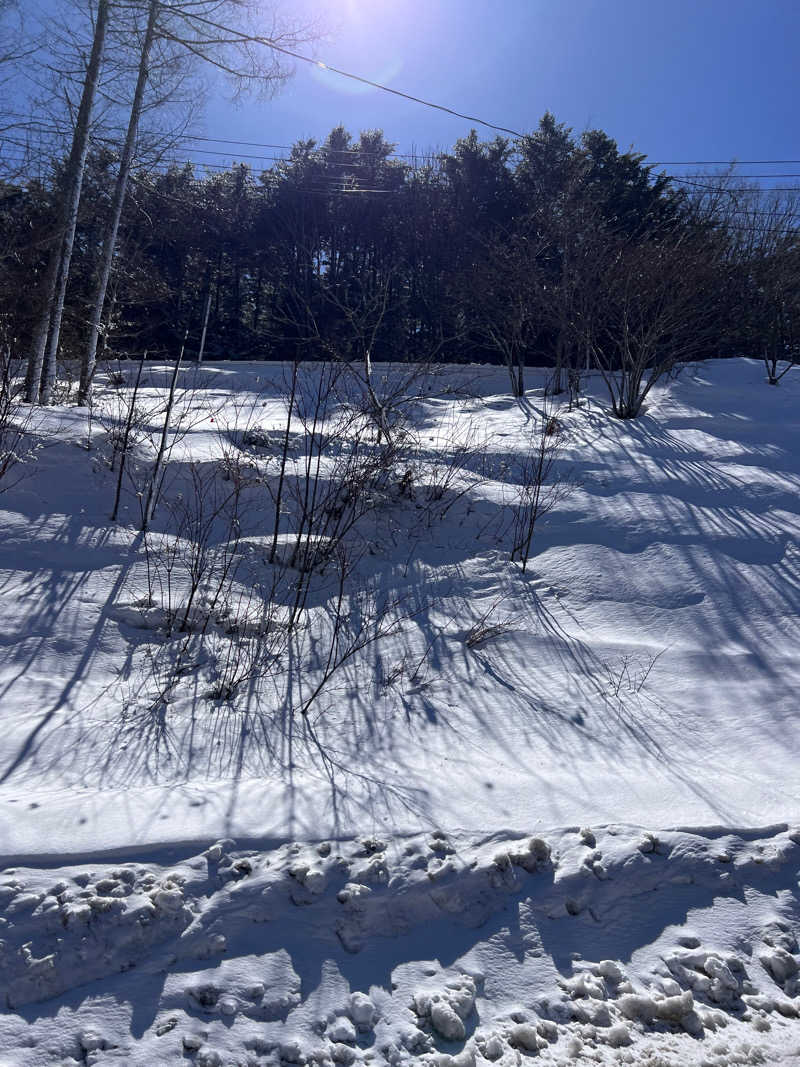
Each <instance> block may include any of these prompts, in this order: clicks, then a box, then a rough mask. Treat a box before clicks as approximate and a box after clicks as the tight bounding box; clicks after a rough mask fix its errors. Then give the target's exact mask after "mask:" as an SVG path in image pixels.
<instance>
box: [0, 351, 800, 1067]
mask: <svg viewBox="0 0 800 1067" xmlns="http://www.w3.org/2000/svg"><path fill="white" fill-rule="evenodd" d="M182 373H183V378H182V388H183V390H184V391H183V392H182V394H181V398H180V405H179V409H180V411H181V412H182V413H183V415H182V418H183V422H182V423H181V425H180V426H179V428H178V432H177V433H176V434H175V435H174V438H173V440H172V443H171V445H170V448H169V452H168V455H169V464H168V468H167V469H168V475H169V477H168V479H167V481H166V482H165V498H164V500H163V501H162V502H161V503H160V504H159V507H158V508H157V511H156V520H155V525H154V532H153V534H152V539H151V544H152V545H154V546H160V547H158V552H160V553H162V555H160V556H159V557H158V560H156V564H157V565H158V566H163V564H162V563H159V562H158V561H159V560H163V559H165V558H169V557H168V552H169V551H171V547H170V546H173V547H176V548H179V549H181V550H183V549H185V547H186V546H187V545H188V543H189V532H190V530H189V527H188V526H183V527H182V528H181V529H180V530H179V534H178V538H177V539H176V537H175V533H174V532H173V533H170V531H169V529H168V527H167V525H166V520H167V516H168V515H169V514H170V509H173V510H172V513H173V514H174V515H177V514H179V513H180V514H185V511H184V512H181V511H180V509H181V508H182V507H184V505H185V502H186V499H187V497H186V496H185V494H186V493H187V491H188V486H189V485H190V478H191V476H192V470H197V469H202V470H203V471H212V472H213V471H219V472H220V474H219V476H220V478H221V479H222V481H221V483H220V484H221V485H223V486H226V487H230V486H232V485H237V486H239V484H240V482H241V485H242V486H244V488H243V489H242V492H243V493H244V495H245V496H246V499H247V502H248V506H247V508H246V509H244V510H243V512H242V517H241V529H238V528H237V533H236V539H235V541H234V542H232V543H234V544H235V546H236V548H235V558H236V560H237V561H238V562H237V563H236V566H237V567H238V570H237V571H236V574H237V581H238V582H239V583H240V595H241V596H244V592H243V591H244V590H246V589H247V588H248V583H258V582H262V583H263V582H264V581H266V580H267V579H266V577H265V576H266V575H268V574H271V573H272V571H271V569H270V568H273V567H276V568H279V569H280V574H281V575H283V577H281V579H280V580H281V581H285V582H288V583H291V582H292V581H294V580H295V579H292V578H291V575H290V573H289V572H290V571H292V572H293V573H295V574H300V573H303V574H305V575H307V578H308V581H309V604H310V607H311V610H312V611H314V612H317V613H318V615H319V617H320V618H322V617H323V615H324V611H325V607H326V605H328V604H329V603H330V601H331V596H332V595H333V594H332V592H331V583H332V581H333V578H332V576H331V570H330V568H329V566H328V559H327V551H325V550H322V549H320V548H318V547H317V546H318V545H326V542H324V540H315V541H314V546H315V547H314V552H313V557H314V560H313V565H312V568H311V569H310V570H308V569H307V570H304V571H303V570H301V569H298V568H293V564H292V554H293V552H294V546H295V544H296V542H295V541H293V539H292V537H291V536H290V532H291V531H290V530H282V531H281V534H280V536H279V540H278V542H277V551H276V553H275V556H274V560H275V562H274V563H270V562H269V550H270V547H271V545H272V527H271V525H270V524H269V514H270V506H269V498H268V494H267V493H266V491H265V489H264V486H265V484H266V481H268V479H269V478H270V477H272V476H273V474H272V473H271V472H274V470H275V462H276V459H275V457H276V454H277V453H278V452H279V451H280V448H281V444H282V440H283V437H282V432H281V424H282V418H283V415H282V411H283V408H282V402H281V399H280V389H281V383H282V381H283V377H284V372H283V369H282V368H281V367H271V366H269V365H264V364H238V363H235V364H219V365H212V366H206V367H204V368H203V369H202V373H201V374H200V375H199V376H197V375H196V372H195V371H194V370H192V369H191V368H186V369H185V371H184V372H182ZM387 373H391V371H390V370H388V371H387ZM148 378H149V381H148V384H147V386H146V387H145V389H144V391H143V394H142V395H143V396H144V398H145V402H146V403H147V404H148V405H149V420H150V421H149V429H142V430H141V432H139V435H138V437H137V453H136V457H135V461H136V463H138V464H139V465H140V466H139V467H138V468H136V469H137V470H139V471H140V472H141V471H142V470H145V469H146V456H147V447H148V446H147V433H149V434H151V437H152V436H157V435H158V434H159V433H160V423H159V411H161V410H163V408H162V406H161V401H160V386H161V383H163V381H164V380H165V379H166V369H164V368H161V369H159V368H148ZM543 380H544V376H543V375H540V376H539V379H538V383H537V379H536V376H535V375H532V377H531V381H532V382H534V385H538V387H535V388H533V389H532V390H531V392H530V394H529V395H528V397H526V398H525V401H524V402H523V403H516V402H513V401H512V400H511V399H510V398H509V397H508V396H507V392H506V383H505V381H504V376H503V373H502V372H501V371H499V370H498V369H496V368H481V367H463V368H446V369H444V370H443V371H442V372H441V373H440V374H438V375H436V376H434V379H433V381H432V382H431V383H429V384H430V386H431V392H430V395H429V396H428V397H427V399H422V400H420V401H419V402H418V403H417V404H416V406H415V407H413V409H412V411H413V424H414V433H415V435H416V442H415V444H414V446H413V453H409V455H408V457H407V465H406V466H404V467H403V470H404V471H406V472H407V474H408V477H406V474H405V473H404V474H403V477H402V478H401V479H400V482H402V485H400V484H398V485H393V484H389V483H387V484H386V485H385V486H384V487H383V489H382V490H381V492H380V494H379V498H376V500H375V501H374V506H373V507H372V508H371V510H370V511H369V514H368V515H367V516H366V517H365V519H364V521H363V523H362V524H361V527H359V530H360V533H359V536H360V537H362V539H363V541H362V548H363V553H362V554H361V555H360V556H359V557H358V561H357V563H356V568H357V578H358V585H359V588H360V590H361V592H362V594H363V597H362V600H361V601H360V602H359V603H360V605H361V609H362V610H363V611H365V612H366V611H368V608H369V604H370V602H371V600H370V598H372V599H373V600H374V599H375V598H377V597H381V596H382V597H385V598H389V599H392V598H396V599H397V600H399V601H401V602H402V604H403V606H404V610H403V613H402V614H403V619H402V626H398V627H396V628H392V629H391V630H387V633H386V634H385V636H383V637H381V638H380V639H379V640H377V641H375V642H373V643H370V644H368V645H366V646H365V647H363V648H362V649H361V651H360V652H359V653H358V654H357V655H355V656H354V657H353V658H352V659H351V660H349V661H348V662H347V664H346V665H345V666H344V667H343V668H342V670H341V671H340V672H338V673H337V674H336V675H334V677H333V678H332V680H331V683H330V685H329V686H328V687H327V688H325V689H324V691H323V693H322V695H321V696H320V698H319V700H318V701H317V702H316V703H315V704H314V705H312V707H311V710H310V712H309V714H308V715H307V716H305V715H302V714H300V713H299V712H298V710H297V708H298V706H299V705H298V703H297V698H298V693H295V694H294V701H295V702H294V703H292V702H288V703H287V700H286V693H285V691H284V690H282V689H281V685H282V684H283V681H284V676H283V675H280V674H279V673H278V674H274V675H273V676H270V677H269V678H267V679H264V678H261V679H259V678H258V677H253V678H250V680H249V681H248V682H247V684H243V685H242V686H241V687H240V688H239V689H238V690H235V691H234V693H233V695H232V696H231V697H230V698H229V699H223V698H221V697H220V696H219V693H220V692H221V688H220V687H221V682H220V680H219V671H220V663H221V662H222V659H221V657H222V656H223V654H224V653H225V650H226V649H230V648H233V647H242V648H245V649H246V648H249V647H250V646H249V645H248V644H247V642H254V643H255V644H257V643H258V642H259V641H262V640H263V638H264V634H265V633H266V634H268V633H276V634H280V633H281V632H282V631H281V627H282V626H283V625H284V620H283V618H282V616H280V614H279V613H277V614H275V615H274V616H271V617H270V618H269V619H267V620H266V621H265V620H264V619H263V617H261V616H259V614H258V611H259V605H258V604H257V603H256V602H255V601H252V600H248V601H246V602H245V601H244V600H240V601H239V606H238V608H237V609H236V610H235V611H232V610H229V609H226V611H227V613H226V611H223V610H221V609H218V605H217V603H216V601H215V599H214V589H213V583H211V582H209V581H206V582H205V584H203V583H201V587H200V588H199V590H198V596H197V599H196V601H195V603H194V604H193V605H192V607H191V611H190V612H189V613H188V614H187V627H186V632H185V633H182V634H180V633H173V635H172V636H171V637H168V636H167V634H166V629H167V628H168V627H169V626H170V624H171V620H175V619H176V618H180V617H182V616H181V614H176V613H186V608H187V604H188V601H187V599H186V595H187V594H186V588H187V586H186V580H187V579H186V575H185V573H184V572H183V571H180V573H179V568H178V569H173V570H172V571H170V572H169V574H170V582H171V584H170V585H169V586H168V587H167V586H166V585H164V584H162V585H160V586H158V587H157V589H156V592H157V594H158V595H157V597H156V596H154V595H153V594H152V589H151V591H150V592H148V582H147V573H148V566H155V565H156V564H154V563H153V558H148V556H147V554H146V553H145V550H144V548H145V546H144V545H143V542H142V538H141V537H140V536H138V535H137V532H136V526H137V515H138V508H139V502H138V499H137V497H136V495H135V492H133V491H132V490H131V488H130V486H128V487H126V491H125V494H124V495H123V501H122V505H123V506H122V509H121V513H120V514H121V515H122V516H123V517H122V519H121V521H120V522H119V523H118V524H109V522H108V514H109V512H110V510H111V505H112V501H113V494H114V488H115V484H116V475H115V474H114V473H113V472H112V471H110V470H109V469H108V465H107V462H106V459H107V457H108V455H109V452H108V448H109V445H108V441H109V440H110V438H109V436H108V434H109V431H108V429H107V428H108V426H111V425H112V424H113V421H114V419H115V418H116V419H118V418H119V417H121V412H122V411H123V410H124V403H123V400H124V390H122V391H120V390H117V389H114V388H112V387H111V386H104V384H103V381H102V379H101V380H100V381H99V394H98V398H97V403H96V409H97V410H96V413H95V425H94V428H93V431H92V447H91V448H90V449H87V447H86V444H87V437H88V433H87V423H86V411H85V410H83V411H80V410H76V409H74V408H69V407H66V406H64V407H58V408H54V409H52V410H48V411H46V412H43V413H41V414H40V415H37V420H36V427H35V438H34V439H33V440H32V442H31V443H32V445H33V446H34V448H33V453H32V458H31V461H30V462H29V463H28V464H27V470H26V473H27V475H28V477H26V478H25V479H24V480H23V481H21V482H19V483H18V484H15V485H13V486H11V487H9V488H8V490H7V491H6V492H4V493H2V492H0V590H2V593H3V627H2V634H0V645H1V646H2V654H1V655H0V708H2V714H3V720H2V721H3V732H2V735H0V1004H2V1005H3V1009H4V1010H3V1014H2V1015H0V1065H2V1067H7V1065H9V1067H10V1065H13V1067H39V1065H42V1067H44V1065H49V1064H62V1065H63V1064H83V1063H85V1064H100V1065H105V1064H109V1065H113V1064H115V1063H120V1064H122V1063H124V1064H130V1065H132V1067H135V1065H138V1064H141V1065H145V1064H146V1065H148V1067H150V1065H152V1064H171V1063H176V1064H177V1063H184V1062H190V1063H194V1064H198V1065H201V1067H202V1065H204V1064H205V1065H215V1064H218V1065H220V1067H222V1065H226V1067H227V1065H229V1064H237V1065H238V1064H242V1065H244V1064H247V1065H250V1064H264V1065H284V1064H289V1063H303V1064H323V1065H324V1064H328V1065H332V1064H339V1063H343V1064H350V1063H359V1064H362V1063H363V1064H372V1065H373V1067H383V1065H394V1064H419V1065H422V1067H433V1065H434V1064H438V1065H442V1067H482V1065H484V1064H486V1063H494V1064H499V1065H501V1067H503V1065H506V1064H508V1065H515V1067H518V1065H521V1064H524V1063H525V1062H527V1061H528V1060H529V1059H530V1060H531V1061H532V1062H542V1063H550V1064H568V1063H598V1064H607V1065H611V1064H615V1065H616V1064H632V1065H636V1067H639V1065H644V1067H667V1065H669V1067H679V1065H684V1064H687V1065H693V1067H694V1065H701V1064H709V1065H711V1064H713V1065H714V1067H729V1065H735V1064H758V1063H763V1064H781V1065H788V1064H791V1063H800V1018H798V1016H800V977H798V976H799V975H800V950H799V949H798V940H797V939H798V934H800V888H799V887H798V877H799V876H800V763H799V761H798V759H797V755H796V754H797V752H798V742H800V718H798V716H797V696H796V694H797V692H798V683H800V667H798V658H797V647H798V637H799V636H800V625H799V624H798V611H799V609H800V594H798V589H800V550H799V549H798V533H800V509H798V505H797V500H798V499H799V498H800V497H799V495H798V491H799V490H800V418H799V417H798V414H797V412H798V410H800V407H799V406H798V400H800V396H799V395H798V394H800V378H798V379H797V380H795V378H794V376H793V374H789V375H787V376H786V377H785V378H784V379H783V381H782V383H781V386H780V387H779V388H770V387H768V386H766V385H765V383H764V382H763V371H762V369H761V367H760V365H759V364H757V363H755V362H751V361H748V360H726V361H716V362H713V363H708V364H702V365H698V366H691V367H686V368H684V369H683V371H682V373H681V374H680V375H679V376H678V377H676V378H674V379H673V380H670V381H667V382H665V383H664V384H663V385H662V386H661V387H660V388H659V389H657V390H655V391H654V393H653V395H652V397H651V398H649V399H650V403H649V408H648V410H647V412H646V413H645V414H644V415H643V416H642V417H641V418H640V419H638V420H636V421H634V422H631V423H621V422H617V421H615V420H613V419H610V418H609V417H608V416H607V414H606V413H605V411H604V409H603V400H602V393H601V392H600V383H598V382H590V383H589V387H588V388H587V399H586V402H585V403H584V406H583V407H581V408H579V409H576V410H573V411H571V412H570V411H568V410H567V407H566V404H565V403H560V402H558V403H560V409H559V411H558V420H559V424H560V425H561V426H562V433H561V435H560V442H561V455H560V457H559V459H558V464H557V470H558V472H559V477H561V479H562V480H563V483H564V484H565V485H566V484H567V483H569V486H570V489H569V491H568V492H564V493H562V494H559V496H558V499H557V501H556V503H555V505H554V507H553V509H552V510H551V511H550V513H549V514H548V515H547V516H546V517H545V518H544V519H542V520H541V522H540V524H539V525H537V528H536V532H535V537H534V542H533V554H532V557H531V560H530V563H529V565H528V567H527V570H526V572H525V573H524V574H523V573H522V571H521V569H520V567H519V566H518V565H516V564H512V563H510V561H509V551H510V547H511V544H510V534H509V528H508V521H507V514H508V507H509V501H510V500H511V499H513V495H514V492H515V486H516V482H515V477H518V473H519V470H520V466H521V459H522V456H523V454H524V449H525V448H526V444H527V442H528V441H529V439H530V431H531V426H532V423H533V421H534V419H535V418H536V416H537V413H539V412H540V411H541V410H542V406H543V402H544V401H543V397H542V390H541V383H542V382H543ZM145 421H146V420H145ZM143 425H144V423H143ZM332 442H333V443H332V445H331V447H332V449H333V451H334V452H335V453H336V455H339V454H341V455H342V456H347V455H348V454H349V453H348V451H347V450H348V447H349V446H348V444H347V442H346V441H345V440H343V439H336V438H332ZM290 444H291V450H292V455H293V457H294V458H293V459H292V462H295V461H298V460H297V456H298V455H299V452H300V451H301V449H302V441H301V439H300V438H299V437H297V436H295V437H292V439H291V442H290ZM467 444H468V445H469V447H467ZM409 447H410V446H409ZM455 453H457V455H458V462H457V464H455V467H452V466H451V467H448V465H447V462H448V460H447V457H448V455H450V456H451V458H452V455H453V454H455ZM237 456H238V457H239V458H238V459H236V457H237ZM232 457H233V458H232ZM240 461H241V462H240ZM132 462H133V460H132ZM298 462H299V461H298ZM192 464H195V465H196V466H195V467H194V468H192ZM242 464H246V467H245V466H242ZM198 465H199V466H198ZM237 479H238V480H239V481H237ZM214 484H215V485H216V483H214ZM0 489H2V486H0ZM214 491H215V492H217V491H218V490H217V489H215V490H214ZM215 499H216V498H215ZM237 521H238V520H237ZM287 521H288V520H287ZM230 543H231V542H228V541H225V540H221V541H220V540H216V541H215V540H214V539H213V538H212V540H211V542H210V545H211V547H210V549H209V551H210V552H214V553H220V554H222V555H224V553H225V552H226V551H229V550H228V548H227V547H226V546H227V545H228V544H230ZM306 543H307V544H308V543H310V542H306ZM154 551H155V550H154ZM215 558H216V557H215ZM176 566H177V565H176ZM181 566H183V563H181ZM159 573H161V574H162V577H163V574H164V573H165V572H163V571H162V572H159ZM281 588H283V587H281ZM234 607H236V605H234ZM210 616H213V617H212V618H211V620H210V621H207V620H208V619H209V617H210ZM173 625H174V624H173ZM231 634H235V635H238V636H239V638H240V641H241V642H242V644H241V646H234V644H233V643H232V638H231ZM276 647H278V645H277V644H276ZM243 654H244V653H243ZM170 657H172V658H170ZM169 664H177V667H178V668H179V669H176V670H173V671H172V673H170V671H169V670H168V667H169ZM315 669H316V668H315V667H314V662H313V661H312V660H308V664H307V667H306V671H305V674H304V675H303V677H302V679H301V682H302V685H303V686H306V688H305V689H303V690H302V692H300V693H299V697H302V696H303V694H307V693H308V691H309V688H310V687H311V686H313V684H314V680H315V678H317V677H318V675H316V674H315V673H314V671H315ZM165 678H169V682H168V684H167V683H166V682H164V679H165Z"/></svg>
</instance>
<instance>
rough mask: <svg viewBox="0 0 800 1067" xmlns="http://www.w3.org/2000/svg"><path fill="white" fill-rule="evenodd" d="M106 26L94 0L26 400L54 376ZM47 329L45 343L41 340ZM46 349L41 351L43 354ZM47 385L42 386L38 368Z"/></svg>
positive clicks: (103, 10) (103, 7)
mask: <svg viewBox="0 0 800 1067" xmlns="http://www.w3.org/2000/svg"><path fill="white" fill-rule="evenodd" d="M107 26H108V0H98V5H97V20H96V22H95V27H94V38H93V40H92V51H91V54H90V56H89V65H88V67H87V69H86V78H85V79H84V83H83V92H82V93H81V102H80V106H79V107H78V117H77V120H76V122H75V132H74V133H73V135H72V147H71V149H70V154H69V160H68V162H67V174H66V189H65V191H64V199H63V203H62V210H61V217H60V220H59V235H58V241H57V245H56V246H54V247H53V249H52V251H51V253H50V260H49V263H48V266H47V273H46V275H45V283H44V306H43V307H42V311H41V317H40V319H39V322H38V323H37V326H36V332H35V334H34V342H33V347H32V349H31V353H30V356H29V359H28V370H27V375H26V378H25V399H26V400H27V401H28V403H30V404H35V403H36V402H37V401H38V400H39V396H40V392H41V393H42V394H43V395H42V402H43V403H48V401H49V399H50V394H51V392H52V381H53V379H54V377H55V362H56V357H57V355H58V342H59V338H60V334H61V319H62V316H63V314H64V297H65V294H66V291H67V280H68V278H69V266H70V260H71V258H72V249H73V246H74V243H75V230H76V227H77V225H78V206H79V204H80V199H81V189H82V187H83V175H84V171H85V169H86V156H87V154H88V151H89V124H90V121H91V117H92V107H93V105H94V98H95V94H96V92H97V83H98V80H99V77H100V66H101V64H102V60H103V51H104V49H105V39H106V28H107ZM48 334H49V337H50V343H49V344H48V343H47V339H48ZM45 350H46V356H45ZM43 367H44V368H45V372H44V376H45V378H46V379H48V381H49V383H50V385H49V387H48V389H47V390H46V391H45V390H43V389H42V370H43Z"/></svg>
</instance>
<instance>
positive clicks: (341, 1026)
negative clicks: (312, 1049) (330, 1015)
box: [326, 1015, 356, 1045]
mask: <svg viewBox="0 0 800 1067" xmlns="http://www.w3.org/2000/svg"><path fill="white" fill-rule="evenodd" d="M326 1033H327V1036H328V1037H329V1038H330V1039H331V1041H334V1042H336V1043H344V1044H348V1045H352V1044H355V1040H356V1028H355V1027H354V1026H353V1024H352V1022H351V1021H350V1019H348V1018H347V1017H346V1016H344V1015H341V1016H339V1018H338V1019H334V1020H333V1022H332V1023H330V1025H329V1026H328V1029H327V1030H326Z"/></svg>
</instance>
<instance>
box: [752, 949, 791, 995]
mask: <svg viewBox="0 0 800 1067" xmlns="http://www.w3.org/2000/svg"><path fill="white" fill-rule="evenodd" d="M759 959H760V960H761V962H762V964H763V965H764V968H765V969H766V970H767V971H768V972H769V974H770V975H771V976H772V978H773V979H774V980H775V981H776V982H777V983H778V985H781V986H782V985H783V984H784V983H785V982H786V981H787V980H788V979H790V978H793V977H794V976H795V975H796V974H797V973H798V963H797V960H796V959H795V957H794V956H793V955H792V954H791V953H790V952H787V951H786V949H785V948H780V947H776V948H773V949H771V950H770V951H769V952H762V953H761V954H760V956H759Z"/></svg>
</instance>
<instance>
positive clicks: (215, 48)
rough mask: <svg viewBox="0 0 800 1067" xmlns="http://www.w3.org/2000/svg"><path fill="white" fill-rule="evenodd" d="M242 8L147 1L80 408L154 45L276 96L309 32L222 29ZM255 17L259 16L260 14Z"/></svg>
mask: <svg viewBox="0 0 800 1067" xmlns="http://www.w3.org/2000/svg"><path fill="white" fill-rule="evenodd" d="M246 10H247V8H246V5H244V4H241V3H239V2H238V0H147V6H146V26H145V31H144V35H143V38H142V43H141V51H140V54H139V65H138V75H137V80H136V88H135V91H134V95H133V100H132V103H131V109H130V117H129V120H128V128H127V133H126V136H125V142H124V145H123V148H122V155H121V159H120V164H119V171H118V174H117V181H116V186H115V189H114V197H113V203H112V209H111V220H110V223H109V228H108V234H107V237H106V240H105V242H104V244H103V250H102V254H101V260H100V263H99V265H98V270H97V280H96V286H95V291H94V296H93V298H92V303H91V311H90V324H89V337H88V341H87V345H86V349H85V352H84V355H83V359H82V362H81V378H80V387H79V392H78V403H79V404H86V403H88V401H89V395H90V392H91V385H92V379H93V377H94V371H95V364H96V359H97V344H98V340H99V337H100V334H101V332H102V328H103V327H102V319H103V308H104V305H105V299H106V292H107V289H108V282H109V278H110V276H111V270H112V267H113V261H114V253H115V250H116V245H117V236H118V233H119V225H120V220H121V218H122V209H123V207H124V204H125V197H126V193H127V188H128V181H129V178H130V172H131V166H132V164H133V161H134V157H135V151H136V139H137V134H138V130H139V122H140V119H141V114H142V107H143V103H144V95H145V91H146V89H147V85H148V79H149V76H150V62H151V55H152V53H153V49H154V46H155V45H156V44H160V45H161V46H162V47H163V48H164V49H166V50H169V49H172V50H173V51H174V53H175V54H176V55H177V56H186V55H189V56H193V57H195V58H196V59H197V60H199V61H200V62H202V63H203V64H207V65H208V66H210V67H211V68H215V69H217V70H220V71H222V72H224V73H225V74H226V75H227V76H229V78H231V79H233V84H234V88H235V90H236V91H237V92H241V91H244V90H246V89H248V88H250V87H251V86H254V85H255V86H257V87H258V89H259V91H261V92H262V93H263V92H265V91H266V92H267V94H271V93H274V92H275V91H276V89H277V88H278V86H279V85H280V84H281V83H282V82H283V81H284V80H285V79H286V77H287V76H288V72H287V71H286V69H285V68H284V66H283V65H282V62H281V60H282V58H283V52H282V48H285V47H288V46H290V45H296V44H298V43H300V42H301V41H303V40H306V39H307V33H306V32H304V31H298V30H289V31H282V30H280V29H279V28H278V26H277V24H276V23H275V22H274V21H273V26H272V30H271V33H270V35H269V36H262V35H261V34H259V33H257V32H256V31H255V30H254V29H250V28H248V27H245V28H242V26H233V25H226V24H223V23H222V22H220V21H219V19H221V18H223V17H225V16H226V15H230V16H234V17H235V16H237V14H239V13H241V12H246ZM259 14H260V16H262V17H263V10H262V11H260V12H259ZM212 16H213V17H212ZM162 58H163V57H162Z"/></svg>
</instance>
